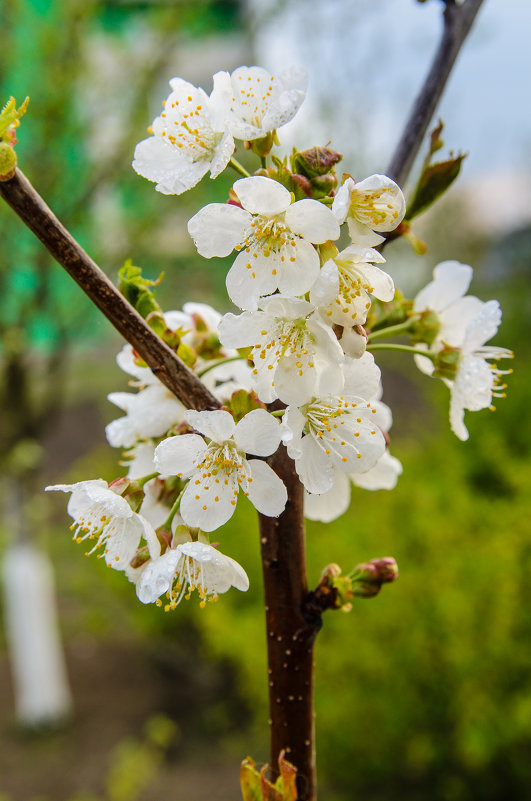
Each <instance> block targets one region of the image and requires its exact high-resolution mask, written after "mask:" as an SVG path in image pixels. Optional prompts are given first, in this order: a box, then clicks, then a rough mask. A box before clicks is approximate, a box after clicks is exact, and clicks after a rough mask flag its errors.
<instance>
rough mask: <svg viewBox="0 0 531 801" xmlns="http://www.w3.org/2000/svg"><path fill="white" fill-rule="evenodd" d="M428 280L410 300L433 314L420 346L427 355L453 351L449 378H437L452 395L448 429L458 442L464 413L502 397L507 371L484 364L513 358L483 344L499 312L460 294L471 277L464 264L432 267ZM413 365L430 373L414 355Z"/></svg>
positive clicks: (428, 363)
mask: <svg viewBox="0 0 531 801" xmlns="http://www.w3.org/2000/svg"><path fill="white" fill-rule="evenodd" d="M433 276H434V280H433V281H431V282H430V283H429V284H428V285H427V286H425V287H424V289H422V290H421V291H420V292H419V293H418V295H417V297H416V298H415V301H414V304H413V311H414V312H425V311H427V310H429V311H433V312H435V313H436V314H437V315H438V319H439V329H438V331H437V334H436V336H435V337H434V339H433V341H432V343H431V345H430V347H429V348H428V345H427V344H424V348H425V349H426V350H427V351H428V350H429V352H430V353H437V354H444V352H445V349H450V350H452V349H456V350H457V355H455V354H454V357H453V362H454V365H453V367H452V369H451V371H450V373H452V372H453V375H449V374H443V373H441V375H442V378H443V381H444V382H445V384H446V385H447V386H448V387H449V388H450V393H451V399H450V426H451V428H452V431H453V432H454V434H455V435H456V436H457V437H459V439H461V440H467V439H468V431H467V429H466V426H465V424H464V413H465V410H466V409H468V410H469V411H473V412H475V411H479V410H481V409H485V408H487V407H488V406H490V405H491V403H492V398H493V397H505V395H504V393H503V391H502V390H503V389H504V388H505V387H504V386H500V380H501V379H502V376H504V375H507V374H508V373H510V372H512V371H511V370H500V369H499V368H498V366H497V364H489V360H498V359H504V358H512V356H513V354H512V352H511V351H510V350H508V349H507V348H498V347H493V346H489V345H485V343H486V342H487V341H488V340H489V339H491V338H492V337H493V336H494V335H495V333H496V332H497V330H498V326H499V325H500V322H501V309H500V305H499V303H498V301H496V300H489V301H488V302H486V303H485V302H483V301H481V300H479V299H478V298H476V297H473V296H471V295H467V296H464V294H465V292H466V291H467V289H468V287H469V285H470V281H471V279H472V268H471V267H470V266H469V265H467V264H460V263H459V262H457V261H447V262H442V263H441V264H438V265H437V267H435V269H434V271H433ZM419 347H422V343H420V345H419ZM415 362H416V364H417V366H418V367H419V369H420V370H422V372H424V373H427V374H428V375H432V374H433V373H434V371H435V365H434V363H433V361H432V360H431V359H428V358H426V357H424V356H420V355H416V356H415Z"/></svg>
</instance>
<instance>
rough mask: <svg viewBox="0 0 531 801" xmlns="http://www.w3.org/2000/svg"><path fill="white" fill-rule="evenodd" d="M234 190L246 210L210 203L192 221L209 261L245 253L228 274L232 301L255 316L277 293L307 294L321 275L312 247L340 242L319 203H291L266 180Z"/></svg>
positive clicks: (242, 182)
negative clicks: (261, 301) (265, 299)
mask: <svg viewBox="0 0 531 801" xmlns="http://www.w3.org/2000/svg"><path fill="white" fill-rule="evenodd" d="M234 191H235V192H236V194H237V196H238V198H239V200H240V203H241V205H242V208H240V207H239V206H235V205H231V204H224V203H210V204H209V205H208V206H205V207H204V208H202V209H201V210H200V211H198V213H197V214H196V215H195V216H194V217H192V219H191V220H190V221H189V223H188V231H189V233H190V236H191V237H192V239H193V240H194V242H195V244H196V247H197V250H198V251H199V253H200V254H201V255H202V256H205V257H206V258H211V257H212V256H228V255H229V253H231V252H232V251H233V250H234V249H236V250H239V251H240V252H239V254H238V256H237V257H236V259H235V261H234V264H233V265H232V267H231V268H230V270H229V273H228V275H227V291H228V293H229V297H230V298H231V300H232V301H233V302H234V303H235V304H236V305H237V306H239V307H240V309H248V310H253V311H254V310H255V309H256V308H257V305H258V300H259V298H261V297H264V296H266V295H271V294H273V292H275V290H276V289H279V290H280V292H281V293H282V294H284V295H291V296H293V295H303V294H304V293H305V292H307V291H308V290H309V289H310V287H311V286H312V284H313V283H314V281H315V279H316V278H317V276H318V274H319V267H320V265H319V255H318V253H317V251H316V250H315V248H314V247H313V244H319V243H322V242H326V241H327V240H329V239H337V237H338V236H339V224H338V222H337V220H336V218H335V217H334V215H333V214H332V212H331V211H330V209H328V208H326V206H324V205H323V204H322V203H319V202H318V201H317V200H310V199H304V200H298V201H296V202H295V203H292V196H291V194H290V192H289V191H288V190H287V189H286V188H285V187H283V186H282V185H281V184H279V183H278V182H277V181H273V180H272V179H271V178H266V177H264V176H261V175H257V176H253V177H251V178H242V179H241V180H239V181H236V183H235V184H234ZM312 243H313V244H312Z"/></svg>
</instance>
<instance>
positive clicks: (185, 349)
mask: <svg viewBox="0 0 531 801" xmlns="http://www.w3.org/2000/svg"><path fill="white" fill-rule="evenodd" d="M177 356H178V357H179V359H181V361H183V362H184V363H185V365H186V366H187V367H193V366H194V364H195V363H196V361H197V353H196V352H195V350H194V349H193V348H191V347H190V345H185V343H184V342H180V343H179V347H178V348H177Z"/></svg>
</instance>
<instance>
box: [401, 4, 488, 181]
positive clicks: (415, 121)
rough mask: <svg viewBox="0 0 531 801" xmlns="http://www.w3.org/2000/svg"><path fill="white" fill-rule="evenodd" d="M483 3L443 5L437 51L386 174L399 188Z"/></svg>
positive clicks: (409, 170) (411, 164)
mask: <svg viewBox="0 0 531 801" xmlns="http://www.w3.org/2000/svg"><path fill="white" fill-rule="evenodd" d="M482 3H483V0H466V2H465V3H464V4H463V5H462V6H458V5H456V3H455V0H447V2H446V8H445V10H444V29H443V35H442V38H441V41H440V44H439V47H438V49H437V52H436V54H435V57H434V59H433V63H432V65H431V68H430V71H429V73H428V75H427V77H426V80H425V81H424V84H423V86H422V89H421V90H420V93H419V95H418V96H417V99H416V100H415V102H414V104H413V108H412V110H411V114H410V115H409V119H408V121H407V123H406V126H405V128H404V132H403V134H402V137H401V139H400V141H399V143H398V145H397V148H396V150H395V152H394V155H393V158H392V159H391V163H390V164H389V166H388V168H387V171H386V175H388V176H389V177H390V178H392V179H393V180H394V181H396V182H397V184H399V185H401V186H402V185H403V184H404V183H405V182H406V180H407V178H408V175H409V173H410V172H411V168H412V166H413V162H414V161H415V158H416V157H417V154H418V152H419V149H420V147H421V145H422V142H423V140H424V137H425V135H426V131H427V130H428V125H429V124H430V120H431V118H432V117H433V113H434V111H435V109H436V107H437V104H438V103H439V100H440V98H441V95H442V93H443V91H444V87H445V86H446V82H447V80H448V78H449V76H450V73H451V71H452V67H453V65H454V63H455V60H456V58H457V56H458V55H459V51H460V50H461V47H462V46H463V43H464V41H465V39H466V37H467V35H468V32H469V31H470V28H471V26H472V23H473V22H474V19H475V17H476V14H477V13H478V11H479V9H480V7H481V4H482Z"/></svg>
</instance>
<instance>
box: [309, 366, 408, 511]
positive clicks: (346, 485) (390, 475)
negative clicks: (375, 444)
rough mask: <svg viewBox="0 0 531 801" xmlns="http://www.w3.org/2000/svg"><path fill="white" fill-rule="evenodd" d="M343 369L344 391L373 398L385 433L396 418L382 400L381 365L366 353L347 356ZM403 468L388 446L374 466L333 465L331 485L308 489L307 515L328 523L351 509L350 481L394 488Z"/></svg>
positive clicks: (369, 486) (375, 415)
mask: <svg viewBox="0 0 531 801" xmlns="http://www.w3.org/2000/svg"><path fill="white" fill-rule="evenodd" d="M343 371H344V373H345V392H350V393H356V394H357V395H359V396H361V397H363V398H366V399H367V400H368V401H370V405H371V409H373V410H374V411H373V412H372V413H371V414H372V419H373V420H374V421H375V422H376V423H377V425H378V428H379V429H380V431H382V432H385V436H386V435H387V432H388V431H389V429H390V428H391V425H392V422H393V419H392V414H391V410H390V408H389V407H388V406H386V404H385V403H382V402H381V401H380V397H381V394H382V386H381V380H380V379H381V375H380V369H379V368H378V367H377V365H376V364H375V363H374V357H373V355H372V354H371V353H364V354H363V356H362V357H361V358H359V359H346V360H345V363H344V365H343ZM401 472H402V465H401V464H400V462H399V461H398V459H395V458H394V456H391V454H390V453H389V451H388V450H384V451H383V453H382V454H381V456H379V458H378V459H377V461H376V462H375V463H374V464H373V466H372V467H370V468H369V469H367V470H357V471H356V472H349V473H346V472H344V471H343V470H342V469H340V468H338V467H337V466H334V467H333V484H332V487H331V489H329V490H328V491H327V492H325V493H321V494H312V493H310V492H308V491H305V498H304V513H305V516H306V517H307V518H308V519H309V520H320V521H321V522H323V523H329V522H331V521H332V520H335V519H336V518H337V517H339V516H340V515H342V514H343V513H344V512H346V510H347V509H348V506H349V503H350V487H351V484H354V485H355V486H357V487H361V488H363V489H370V490H380V489H393V487H394V486H395V485H396V482H397V480H398V476H399V475H400V474H401Z"/></svg>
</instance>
